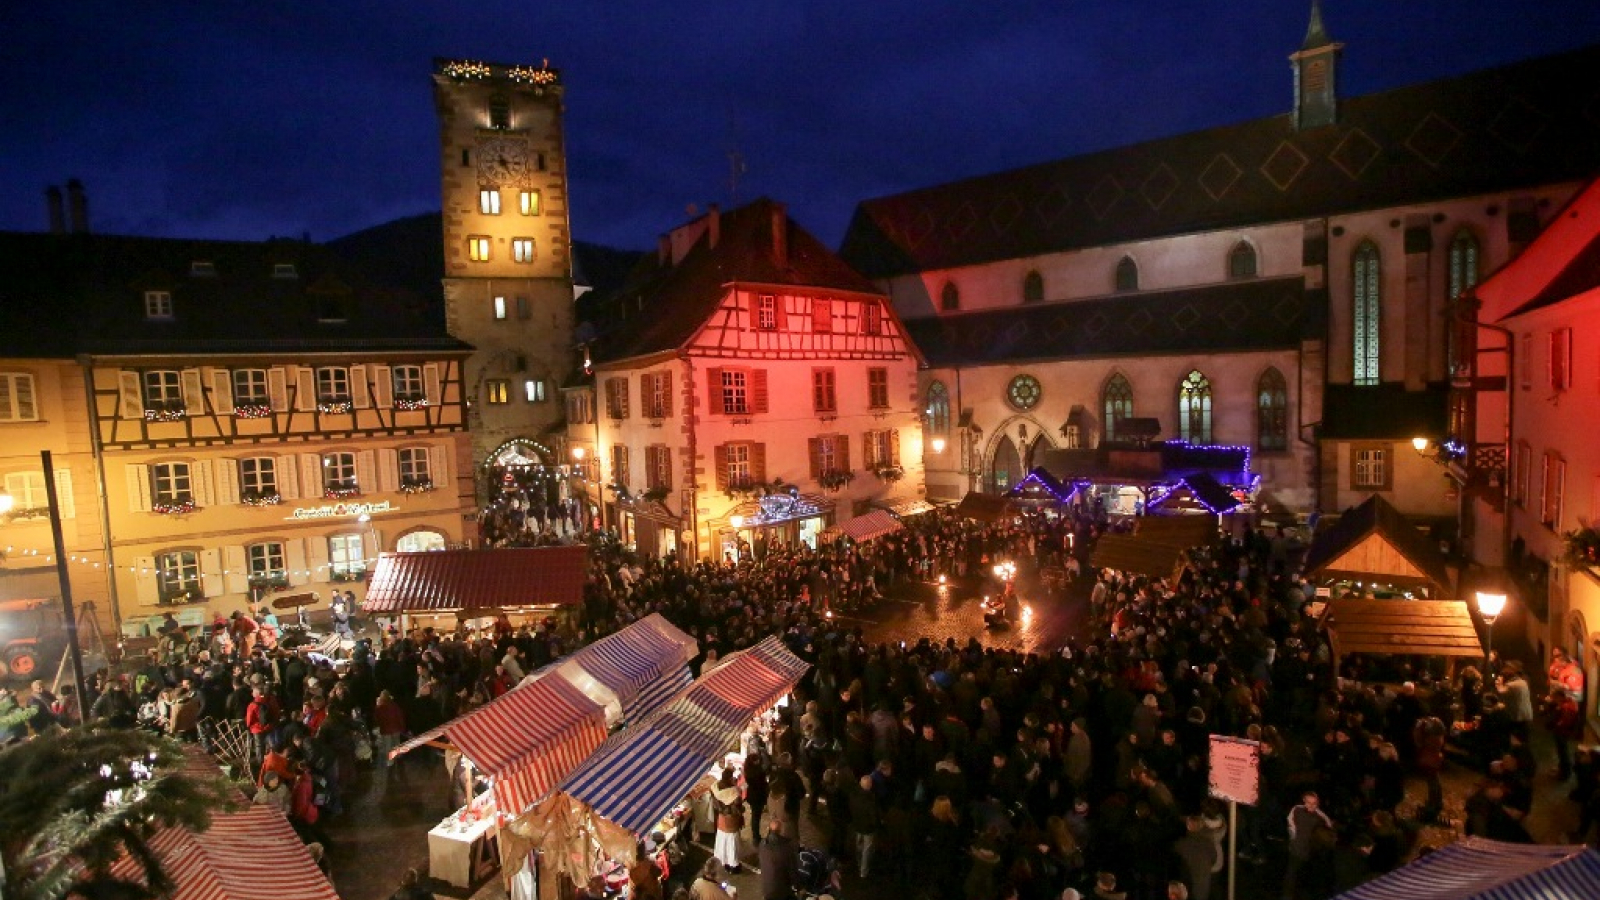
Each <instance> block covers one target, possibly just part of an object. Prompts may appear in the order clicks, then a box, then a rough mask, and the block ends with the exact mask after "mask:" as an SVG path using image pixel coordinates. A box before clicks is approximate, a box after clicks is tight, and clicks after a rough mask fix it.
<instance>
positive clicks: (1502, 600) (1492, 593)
mask: <svg viewBox="0 0 1600 900" xmlns="http://www.w3.org/2000/svg"><path fill="white" fill-rule="evenodd" d="M1477 597H1478V615H1481V616H1483V624H1484V626H1485V632H1486V633H1487V641H1486V646H1485V647H1484V652H1483V658H1484V661H1485V662H1486V663H1487V662H1488V660H1489V657H1491V656H1493V655H1494V620H1495V619H1498V618H1500V613H1502V612H1504V611H1505V608H1506V594H1505V591H1500V590H1484V591H1478V594H1477Z"/></svg>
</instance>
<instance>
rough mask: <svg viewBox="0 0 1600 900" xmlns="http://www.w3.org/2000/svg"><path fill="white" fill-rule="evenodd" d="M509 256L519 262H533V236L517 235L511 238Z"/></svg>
mask: <svg viewBox="0 0 1600 900" xmlns="http://www.w3.org/2000/svg"><path fill="white" fill-rule="evenodd" d="M511 258H512V259H514V260H516V261H517V262H519V263H531V262H533V238H531V237H519V238H512V239H511Z"/></svg>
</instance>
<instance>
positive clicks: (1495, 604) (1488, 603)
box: [1478, 591, 1506, 625]
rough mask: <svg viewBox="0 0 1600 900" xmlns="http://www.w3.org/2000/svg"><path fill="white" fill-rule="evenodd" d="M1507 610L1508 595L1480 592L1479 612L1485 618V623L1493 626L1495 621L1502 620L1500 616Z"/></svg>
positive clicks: (1496, 592)
mask: <svg viewBox="0 0 1600 900" xmlns="http://www.w3.org/2000/svg"><path fill="white" fill-rule="evenodd" d="M1505 609H1506V595H1505V593H1504V592H1501V591H1479V592H1478V612H1479V613H1480V614H1481V615H1482V616H1483V620H1484V621H1485V622H1487V623H1489V624H1490V625H1493V624H1494V620H1495V619H1498V618H1500V614H1501V613H1502V612H1505Z"/></svg>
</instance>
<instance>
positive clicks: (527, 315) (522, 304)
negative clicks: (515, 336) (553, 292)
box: [517, 297, 533, 368]
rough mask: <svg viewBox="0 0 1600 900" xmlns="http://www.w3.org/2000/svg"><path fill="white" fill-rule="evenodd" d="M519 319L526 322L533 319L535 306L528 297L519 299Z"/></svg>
mask: <svg viewBox="0 0 1600 900" xmlns="http://www.w3.org/2000/svg"><path fill="white" fill-rule="evenodd" d="M517 318H519V319H522V320H524V321H526V320H528V319H531V318H533V304H531V303H529V302H528V298H527V297H518V298H517ZM524 368H525V367H524Z"/></svg>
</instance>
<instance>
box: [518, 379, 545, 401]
mask: <svg viewBox="0 0 1600 900" xmlns="http://www.w3.org/2000/svg"><path fill="white" fill-rule="evenodd" d="M522 395H523V397H524V398H525V399H526V400H527V401H528V402H529V403H543V402H544V382H543V381H540V380H539V379H537V378H529V379H528V380H526V381H524V382H522Z"/></svg>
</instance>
